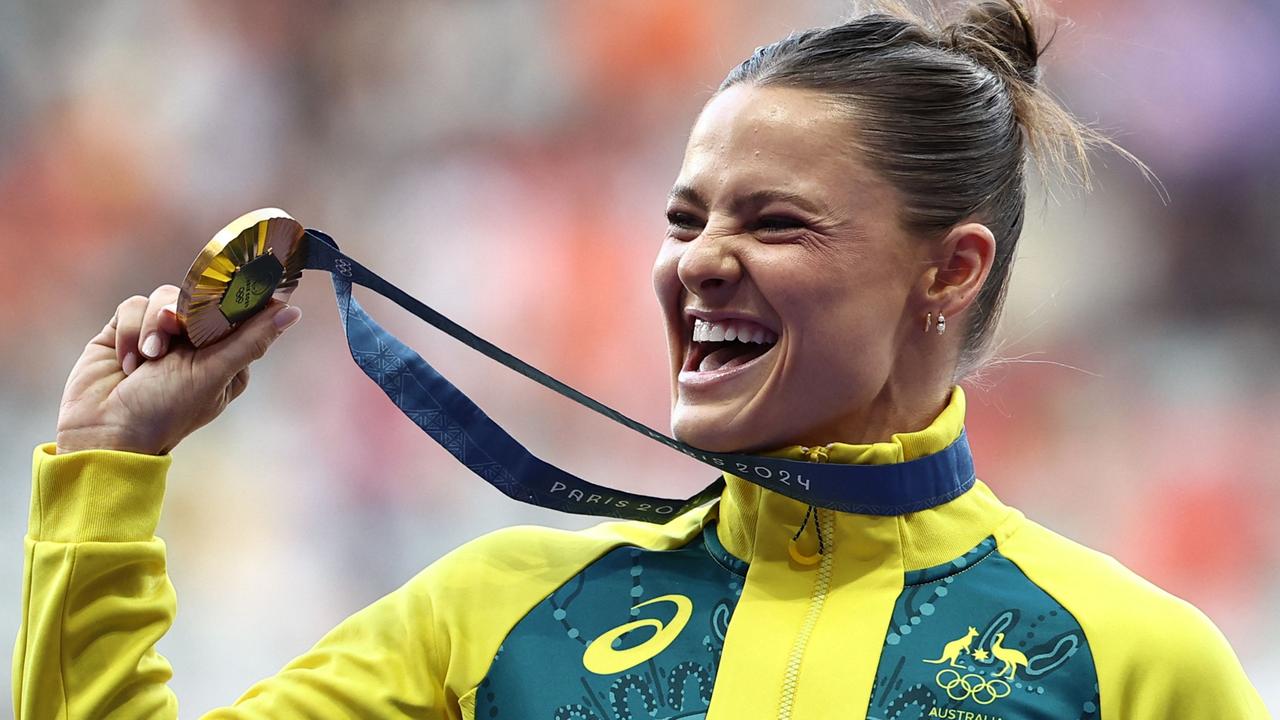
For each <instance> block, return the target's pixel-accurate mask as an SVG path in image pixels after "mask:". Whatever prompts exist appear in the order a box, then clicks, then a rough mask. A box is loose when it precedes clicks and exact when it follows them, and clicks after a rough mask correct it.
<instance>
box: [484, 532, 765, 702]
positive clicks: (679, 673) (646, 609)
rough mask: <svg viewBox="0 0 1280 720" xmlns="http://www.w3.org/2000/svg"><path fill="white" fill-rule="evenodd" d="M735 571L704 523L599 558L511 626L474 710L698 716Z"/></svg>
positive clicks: (738, 568)
mask: <svg viewBox="0 0 1280 720" xmlns="http://www.w3.org/2000/svg"><path fill="white" fill-rule="evenodd" d="M708 538H709V541H708ZM708 543H710V544H712V545H714V547H712V548H709V547H707V545H708ZM717 556H719V559H717ZM745 570H746V565H745V563H742V562H740V561H737V560H736V559H734V558H732V556H729V555H728V554H727V553H724V551H723V549H722V548H720V547H719V542H718V540H716V539H715V527H714V525H712V526H709V527H708V528H706V529H705V530H704V531H703V533H702V535H701V537H699V538H698V539H696V540H695V541H693V542H691V543H689V544H688V545H686V546H685V547H683V548H680V549H679V550H674V551H669V552H653V551H647V550H641V549H640V548H635V547H624V548H618V549H616V550H613V551H612V552H609V553H607V554H605V555H604V556H602V557H601V558H600V559H599V560H597V561H596V562H595V563H593V564H591V565H590V566H588V567H587V568H586V569H585V570H584V571H583V572H582V573H580V574H578V575H577V576H576V577H574V578H573V579H571V580H570V581H569V582H568V583H566V584H564V585H563V586H561V587H560V588H559V589H558V590H557V591H556V592H554V593H552V594H551V595H550V596H549V597H547V598H546V599H545V600H543V601H542V602H541V603H539V604H538V605H537V606H536V607H534V608H533V610H531V611H530V612H529V614H528V615H526V616H525V617H524V618H523V619H522V620H521V621H520V622H519V623H518V624H517V625H516V626H515V628H513V629H512V631H511V633H510V634H509V635H508V636H507V638H506V640H505V641H504V642H503V644H502V646H501V647H500V648H499V649H498V653H497V655H496V656H495V657H494V660H493V665H492V666H491V668H490V671H489V674H488V676H487V677H486V678H485V679H484V681H483V682H482V683H481V685H480V687H479V689H478V691H477V693H476V713H475V717H477V718H496V719H498V720H501V718H539V719H545V720H606V719H607V720H632V719H633V718H635V719H639V718H658V719H659V720H667V719H674V718H689V719H690V720H693V719H694V718H705V717H706V713H707V710H708V708H710V706H711V691H712V688H713V686H714V684H715V677H716V669H717V667H718V665H719V662H720V653H721V651H722V649H723V648H724V638H725V633H726V632H728V629H729V619H730V617H731V616H732V614H733V608H734V606H735V605H736V604H737V601H738V596H739V595H740V594H741V592H742V583H743V575H744V573H745Z"/></svg>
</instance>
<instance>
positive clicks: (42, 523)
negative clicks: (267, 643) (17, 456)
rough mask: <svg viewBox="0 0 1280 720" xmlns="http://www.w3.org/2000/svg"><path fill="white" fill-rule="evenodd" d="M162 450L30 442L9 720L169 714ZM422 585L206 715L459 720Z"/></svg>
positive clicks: (169, 612) (172, 602) (355, 619)
mask: <svg viewBox="0 0 1280 720" xmlns="http://www.w3.org/2000/svg"><path fill="white" fill-rule="evenodd" d="M170 463H171V458H170V457H169V456H152V455H141V454H135V453H126V452H115V451H107V450H90V451H83V452H75V453H67V454H64V455H55V454H54V445H53V444H52V443H48V444H45V445H41V446H39V447H37V448H36V450H35V459H34V463H33V470H32V496H31V516H30V521H29V529H28V534H27V537H26V539H25V548H26V557H25V562H24V567H23V617H22V624H21V627H20V628H19V631H18V640H17V643H16V645H15V648H14V654H13V703H14V715H15V717H16V718H17V720H54V719H61V718H108V717H109V718H119V719H122V720H127V719H130V718H147V720H153V719H157V718H158V719H163V718H175V717H177V715H178V703H177V699H176V698H175V697H174V695H173V692H172V691H171V690H170V689H169V688H168V686H167V685H166V683H167V682H168V680H169V678H170V677H171V676H172V671H171V669H170V666H169V663H168V661H166V660H165V659H164V657H162V656H161V655H160V654H159V653H158V652H156V650H155V644H156V642H157V641H158V640H159V639H160V637H161V636H162V635H164V633H165V632H166V631H167V630H168V629H169V626H170V625H171V624H172V623H173V618H174V615H175V612H176V598H175V594H174V589H173V585H172V584H171V583H170V582H169V577H168V574H167V573H166V570H165V547H164V543H163V542H162V541H161V540H160V539H159V538H157V537H156V536H155V528H156V524H157V522H158V521H159V517H160V508H161V504H162V501H163V496H164V483H165V475H166V472H167V471H168V468H169V465H170ZM440 637H441V634H440V631H439V628H437V627H435V624H434V620H433V613H432V608H431V605H430V602H429V598H428V593H427V592H426V591H425V589H424V586H423V585H422V584H421V583H410V584H409V585H407V586H405V587H404V588H402V589H401V590H399V591H396V592H394V593H392V594H390V595H388V596H387V597H385V598H383V599H382V600H379V601H378V602H376V603H374V604H373V605H371V606H370V607H368V608H366V609H365V610H363V611H361V612H359V613H357V614H355V615H353V616H352V617H350V618H348V619H347V620H346V621H345V622H343V623H342V624H341V625H339V626H338V627H337V628H335V629H334V630H333V631H332V632H330V633H329V634H328V635H327V636H326V637H325V638H324V639H322V640H321V641H320V642H319V643H318V644H317V645H316V646H315V647H314V648H312V649H311V651H309V652H308V653H307V654H305V655H303V656H302V657H300V658H298V659H297V660H294V661H293V662H292V663H290V664H289V665H288V666H287V667H286V668H285V669H284V670H283V671H281V672H280V674H278V675H276V676H275V677H272V678H270V679H268V680H265V681H263V682H261V683H259V684H257V685H255V686H254V687H253V688H251V689H250V690H249V691H248V692H247V693H246V694H245V695H244V696H243V697H242V698H241V699H240V700H239V701H238V702H237V704H236V705H235V706H234V707H231V708H225V709H222V710H217V711H214V712H213V713H211V714H210V715H209V716H210V717H213V718H268V717H269V718H293V717H352V716H360V717H384V718H395V717H422V716H424V715H428V716H430V717H457V716H456V715H455V714H454V712H452V711H446V710H445V706H446V705H452V706H454V707H456V702H452V703H451V702H450V699H449V698H446V697H445V695H444V693H443V682H442V678H443V677H444V674H443V668H442V667H441V662H442V658H443V657H444V655H443V653H442V651H441V647H440V646H439V645H435V646H433V644H432V638H440Z"/></svg>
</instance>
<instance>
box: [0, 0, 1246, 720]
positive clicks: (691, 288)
mask: <svg viewBox="0 0 1280 720" xmlns="http://www.w3.org/2000/svg"><path fill="white" fill-rule="evenodd" d="M1041 50H1042V48H1041V47H1040V45H1039V43H1038V40H1037V35H1036V31H1035V28H1034V26H1033V24H1032V21H1031V19H1030V18H1029V16H1028V14H1027V12H1026V10H1025V8H1023V6H1021V5H1020V4H1018V3H1017V2H1016V0H1003V1H1000V2H980V3H977V4H973V5H971V6H968V7H966V8H965V13H964V15H963V16H962V18H961V19H960V20H958V21H956V22H953V23H951V24H948V25H945V26H942V27H938V26H935V25H932V24H930V23H928V22H924V21H922V20H920V19H918V18H914V17H910V16H907V15H904V14H902V13H900V12H898V11H892V12H890V11H883V12H878V13H872V14H868V15H864V16H861V17H857V18H855V19H852V20H850V21H848V22H846V23H844V24H841V25H838V26H835V27H830V28H822V29H816V30H810V31H806V32H802V33H798V34H795V35H792V36H790V37H787V38H785V39H783V40H781V41H779V42H777V43H774V44H772V45H769V46H766V47H763V48H760V49H759V50H758V51H757V52H756V53H755V54H754V55H753V56H752V57H751V58H749V59H748V60H746V61H745V62H744V63H742V64H741V65H740V66H738V67H737V68H735V69H734V70H733V71H731V72H730V74H729V76H728V77H727V78H726V80H725V81H724V83H723V84H722V85H721V87H720V89H719V90H718V91H717V92H716V93H715V95H714V96H713V97H712V98H711V99H710V101H709V102H707V104H706V106H705V107H704V108H703V110H702V112H701V113H700V115H699V117H698V119H697V121H696V123H695V124H694V127H693V129H692V132H691V133H690V135H689V139H688V144H687V148H686V151H685V157H684V162H683V164H682V166H681V168H680V170H679V174H678V177H677V178H676V182H675V187H674V189H673V190H672V192H671V194H670V199H669V202H668V207H667V220H668V230H667V234H666V237H665V238H664V240H663V242H662V246H661V249H660V251H659V253H658V257H657V260H656V262H655V264H654V266H653V283H654V288H655V290H656V292H657V295H658V299H659V302H660V305H661V308H662V312H663V315H664V318H665V321H666V330H667V339H668V343H669V348H670V363H671V366H670V369H671V386H672V426H673V429H674V433H675V434H676V436H677V437H679V438H680V439H681V440H683V441H686V442H688V443H689V444H691V445H694V446H696V447H698V448H701V449H705V450H711V451H725V452H754V453H757V454H767V455H773V456H782V457H786V458H789V459H792V460H805V461H809V462H814V463H828V464H831V465H858V466H861V467H858V468H856V471H857V472H856V475H857V479H858V482H859V483H867V482H868V479H870V483H871V484H872V485H874V486H875V487H876V488H877V491H878V492H879V493H880V494H881V495H883V496H887V497H892V498H893V503H891V504H889V505H881V506H877V507H876V508H874V509H872V508H868V511H867V512H865V513H862V512H836V511H834V510H832V509H831V508H828V507H823V506H816V505H807V504H806V503H804V502H802V501H798V500H794V499H791V498H789V497H784V496H782V495H780V494H777V493H774V492H771V491H769V490H766V489H764V488H762V487H760V486H758V485H755V484H753V483H752V482H750V481H749V480H748V479H744V478H741V477H736V476H734V475H733V474H728V473H726V476H725V488H724V491H723V494H722V495H721V497H720V498H718V499H717V500H715V501H713V502H711V503H708V504H706V505H703V506H701V507H698V508H696V509H694V510H692V511H689V512H685V513H683V514H681V515H679V516H677V517H675V518H673V519H672V520H671V521H670V522H668V523H666V524H664V525H661V526H659V525H651V524H646V523H640V522H618V523H606V524H603V525H600V526H597V527H595V528H592V529H590V530H587V531H583V532H577V533H571V532H560V531H554V530H550V529H546V528H536V527H521V528H511V529H507V530H503V531H500V532H497V533H494V534H491V535H488V536H485V537H483V538H480V539H478V540H475V541H473V542H470V543H468V544H466V545H465V546H463V547H462V548H459V549H458V550H456V551H454V552H453V553H451V554H449V555H448V556H446V557H445V558H443V559H441V560H440V561H438V562H436V563H434V564H432V565H431V566H430V567H428V568H427V569H426V570H424V571H423V572H422V573H421V574H419V575H418V576H417V577H415V578H414V579H412V580H411V581H410V582H409V583H407V584H406V585H405V586H404V587H403V588H401V589H400V590H398V591H396V592H394V593H392V594H390V595H388V596H386V597H384V598H383V599H381V600H379V601H378V602H376V603H374V604H373V605H371V606H370V607H368V608H366V609H365V610H363V611H361V612H359V613H357V614H356V615H354V616H352V617H351V618H349V619H347V620H346V621H344V622H343V623H342V624H341V625H340V626H338V627H337V628H336V629H334V630H333V631H332V632H331V633H330V634H329V635H327V636H326V637H324V638H323V639H321V640H320V641H319V643H317V644H316V646H315V647H314V648H312V649H311V650H310V651H309V652H307V653H306V654H304V655H303V656H301V657H299V658H298V659H296V660H295V661H294V662H292V663H291V664H289V665H288V666H287V667H285V668H284V669H283V670H282V671H281V672H280V673H279V674H278V675H276V676H274V677H272V678H269V679H266V680H264V681H262V682H261V683H259V684H258V685H255V686H254V687H252V688H251V689H250V690H249V691H248V692H246V693H245V694H244V696H242V697H241V698H240V699H239V701H237V702H236V703H235V704H234V705H233V706H230V707H227V708H223V709H221V710H217V711H214V712H213V713H212V714H211V717H215V718H259V717H261V718H266V717H271V718H281V717H432V718H466V719H468V720H471V719H473V718H546V719H547V720H587V719H594V720H604V719H605V718H609V719H611V720H626V719H628V718H639V717H646V718H703V717H710V718H722V719H725V720H728V719H734V720H737V719H739V718H780V719H782V720H786V719H788V718H797V719H798V718H804V719H806V720H808V719H813V718H833V719H834V718H863V717H866V718H877V719H880V718H1004V719H1005V720H1014V719H1016V718H1080V719H1082V720H1085V719H1097V718H1102V719H1104V720H1121V719H1123V720H1155V719H1156V718H1167V717H1171V716H1175V715H1176V716H1177V717H1180V718H1206V719H1207V718H1258V717H1265V716H1266V711H1265V709H1263V707H1262V705H1261V702H1260V700H1259V698H1258V696H1257V693H1256V692H1255V691H1254V690H1253V688H1252V687H1251V686H1250V685H1249V683H1248V681H1247V680H1246V679H1245V676H1244V674H1243V672H1242V670H1241V668H1240V664H1239V662H1238V661H1237V659H1236V657H1235V655H1234V653H1233V652H1232V650H1231V648H1230V647H1229V646H1228V645H1227V643H1226V641H1225V640H1224V639H1223V637H1222V635H1221V634H1220V633H1219V632H1218V631H1217V629H1216V628H1215V627H1214V625H1213V624H1212V623H1211V622H1210V621H1209V620H1208V619H1207V618H1206V617H1205V616H1204V615H1202V614H1201V613H1200V612H1199V611H1198V610H1196V609H1195V608H1194V607H1192V606H1190V605H1188V604H1187V603H1185V602H1183V601H1181V600H1178V599H1177V598H1174V597H1172V596H1171V595H1168V594H1166V593H1164V592H1162V591H1160V590H1158V589H1156V588H1155V587H1153V586H1151V585H1150V584H1148V583H1146V582H1144V581H1143V580H1141V579H1140V578H1138V577H1137V576H1136V575H1134V574H1132V573H1131V572H1129V571H1128V570H1126V569H1125V568H1123V567H1121V566H1120V565H1119V564H1117V563H1116V562H1115V561H1114V560H1112V559H1110V558H1108V557H1106V556H1103V555H1101V554H1098V553H1095V552H1093V551H1091V550H1088V549H1086V548H1084V547H1082V546H1080V545H1077V544H1075V543H1073V542H1071V541H1069V540H1066V539H1065V538H1063V537H1060V536H1058V535H1056V534H1054V533H1052V532H1050V531H1049V530H1046V529H1045V528H1043V527H1041V526H1039V525H1037V524H1035V523H1033V522H1030V521H1028V520H1027V519H1026V518H1025V517H1024V516H1023V515H1022V514H1021V513H1019V512H1018V511H1017V510H1015V509H1013V508H1010V507H1008V506H1006V505H1004V504H1002V503H1001V502H1000V501H999V500H998V499H997V498H996V496H995V495H994V493H993V492H992V491H991V490H990V488H988V487H987V486H986V485H985V484H983V483H982V482H981V481H979V480H977V479H976V477H975V476H974V474H973V461H972V457H971V455H970V450H969V445H968V442H967V438H966V434H965V432H964V414H965V395H964V392H963V390H961V388H960V387H959V386H957V385H956V382H957V381H958V380H960V379H962V378H963V377H964V376H965V375H966V374H967V372H968V371H970V370H972V369H973V368H975V367H977V366H978V365H979V364H980V363H981V361H982V358H983V356H984V354H985V352H986V348H987V346H988V345H989V342H990V338H991V335H992V331H993V328H994V327H995V323H996V320H997V318H998V316H999V311H1000V304H1001V299H1002V297H1003V295H1004V292H1005V288H1006V286H1007V284H1008V280H1009V273H1010V269H1011V264H1012V258H1013V255H1014V250H1015V248H1016V243H1017V240H1018V235H1019V234H1020V232H1021V229H1022V221H1023V213H1024V205H1025V194H1026V191H1025V181H1024V169H1025V167H1026V165H1027V162H1028V161H1029V160H1031V159H1038V160H1039V161H1041V162H1042V164H1043V165H1044V166H1045V167H1046V168H1053V167H1057V166H1060V167H1064V168H1065V167H1069V166H1068V165H1067V164H1065V161H1066V159H1067V158H1068V157H1072V156H1074V159H1075V160H1077V161H1079V162H1080V163H1081V164H1080V165H1078V167H1079V168H1080V171H1081V172H1082V173H1083V175H1084V176H1085V177H1086V178H1087V164H1084V162H1083V161H1084V154H1083V153H1084V149H1085V148H1086V147H1087V146H1088V145H1090V144H1097V143H1105V140H1103V139H1102V138H1100V137H1098V136H1096V135H1094V134H1092V133H1091V132H1090V131H1088V130H1087V129H1085V128H1083V127H1082V126H1080V125H1078V124H1076V123H1075V122H1074V121H1073V120H1072V119H1071V116H1070V115H1069V114H1067V113H1066V112H1065V111H1064V110H1063V109H1062V108H1060V107H1059V106H1058V105H1057V104H1055V103H1054V102H1053V101H1052V100H1051V99H1049V97H1048V96H1047V95H1046V94H1045V93H1044V92H1043V91H1042V90H1040V89H1039V88H1038V87H1037V82H1038V77H1039V72H1038V60H1039V56H1040V53H1041ZM1033 150H1036V151H1038V152H1037V153H1033V152H1032V151H1033ZM1068 172H1069V171H1068ZM176 295H177V289H176V288H173V287H172V286H164V287H161V288H159V289H157V290H156V291H155V292H154V293H153V294H152V295H151V297H149V298H144V297H140V296H139V297H135V298H131V299H130V300H127V301H126V302H125V303H123V304H121V305H120V307H119V308H118V309H117V312H116V315H115V316H114V317H113V318H112V320H111V322H110V323H108V325H107V326H106V327H104V328H103V330H102V332H101V333H100V334H99V335H98V336H97V337H96V338H94V339H93V341H91V343H90V344H89V346H88V347H87V348H86V349H85V352H84V354H83V355H82V356H81V360H80V362H79V363H78V364H77V365H76V367H75V368H74V369H73V371H72V376H71V378H70V380H69V381H68V383H67V387H66V391H65V393H66V394H65V395H64V398H63V404H62V409H61V414H60V416H59V424H58V433H57V438H56V442H55V443H48V444H45V445H42V446H40V447H39V448H37V449H36V453H35V470H34V483H35V489H34V492H33V505H32V512H31V528H30V531H29V536H28V539H27V555H26V592H25V595H24V596H25V607H24V612H25V615H24V618H23V626H22V631H21V635H20V637H19V641H18V648H17V651H16V653H15V662H14V671H15V682H14V688H15V690H14V692H15V706H16V708H17V714H18V716H19V717H20V718H45V717H105V716H111V717H120V718H155V717H174V716H176V714H177V704H176V700H175V698H174V697H173V694H172V693H171V692H170V691H169V689H168V688H167V686H166V685H165V682H166V680H167V679H168V677H169V673H170V669H169V666H168V663H167V662H166V661H165V660H164V658H162V657H161V656H160V655H159V654H158V653H157V652H156V650H155V643H156V642H157V641H158V639H159V638H160V637H161V636H162V635H163V634H164V632H165V631H166V630H167V629H168V627H169V625H170V623H171V622H172V618H173V615H174V612H175V603H176V601H175V597H174V591H173V588H172V585H171V584H170V583H169V580H168V576H167V574H166V572H165V551H164V546H163V544H162V543H161V542H160V540H159V539H158V538H156V537H155V536H154V531H155V527H156V522H157V520H158V517H159V512H160V507H161V500H162V497H163V488H164V478H165V472H166V470H167V468H168V466H169V463H170V462H171V457H170V456H169V454H168V453H169V451H170V450H171V449H172V448H173V447H174V446H175V445H176V444H177V443H178V442H179V441H180V440H181V439H182V438H183V437H185V436H186V435H187V434H189V433H191V432H192V431H194V430H195V429H196V428H198V427H199V426H200V425H203V424H204V423H206V422H209V421H210V420H211V419H213V417H215V416H216V415H218V414H219V413H220V412H221V411H222V409H223V408H224V407H225V406H226V405H227V403H229V402H230V401H232V400H234V399H235V398H236V396H238V395H239V394H240V393H241V392H243V390H244V388H245V385H246V383H247V379H248V375H247V366H248V365H249V363H250V362H251V361H252V360H254V359H256V358H259V357H261V356H262V355H263V354H264V353H265V352H266V350H267V348H268V347H269V345H270V344H271V342H272V341H273V340H274V339H275V338H276V337H278V336H279V334H280V333H281V332H283V330H284V329H286V328H287V327H289V326H290V325H291V324H292V323H293V322H295V321H296V320H297V319H298V313H297V311H296V310H294V309H290V308H284V307H280V306H278V304H277V305H276V306H273V308H272V309H270V310H268V311H267V312H264V313H261V314H260V315H258V316H255V317H254V318H252V319H251V320H249V321H247V322H246V323H245V324H244V325H243V326H242V327H241V328H239V329H237V331H236V332H235V333H233V334H232V335H230V336H229V337H227V338H226V339H224V340H222V341H220V342H218V343H215V344H213V345H210V346H208V347H205V348H201V349H199V350H197V349H195V348H193V347H191V346H190V345H189V344H187V343H185V342H183V340H182V339H181V335H180V328H179V327H178V325H177V320H176V317H175V314H174V312H173V310H172V307H171V305H170V303H172V302H173V301H174V300H175V299H176ZM854 470H855V468H846V469H845V470H840V471H839V472H842V473H844V475H842V476H841V478H842V479H844V477H845V476H848V477H849V479H850V484H851V486H852V485H853V484H854V483H853V476H854V475H855V472H854ZM922 479H927V482H924V481H921V480H922ZM815 502H816V501H815Z"/></svg>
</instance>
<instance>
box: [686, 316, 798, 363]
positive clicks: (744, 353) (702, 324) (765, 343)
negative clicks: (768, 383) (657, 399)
mask: <svg viewBox="0 0 1280 720" xmlns="http://www.w3.org/2000/svg"><path fill="white" fill-rule="evenodd" d="M777 342H778V335H777V333H775V332H773V331H772V330H770V329H768V328H766V327H764V326H763V325H760V324H759V323H755V322H752V321H750V320H717V321H714V322H712V321H707V320H702V319H700V318H699V319H695V320H694V322H693V336H692V340H691V341H690V343H689V352H688V354H687V356H686V357H685V363H684V368H683V369H684V370H685V371H687V372H698V373H717V372H724V371H727V370H731V369H733V368H736V367H741V366H743V365H746V364H747V363H750V362H752V361H754V360H757V359H759V358H760V357H761V356H763V355H764V354H765V353H767V352H769V350H771V349H772V348H773V346H774V345H775V344H777Z"/></svg>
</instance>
